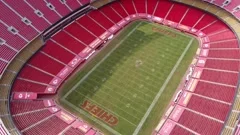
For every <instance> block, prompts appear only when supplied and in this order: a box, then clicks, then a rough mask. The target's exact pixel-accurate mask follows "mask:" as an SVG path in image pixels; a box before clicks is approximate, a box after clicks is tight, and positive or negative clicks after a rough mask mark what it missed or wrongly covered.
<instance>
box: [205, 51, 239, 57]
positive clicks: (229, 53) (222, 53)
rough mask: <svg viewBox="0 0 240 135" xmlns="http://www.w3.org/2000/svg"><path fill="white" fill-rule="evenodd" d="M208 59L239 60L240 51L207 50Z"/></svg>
mask: <svg viewBox="0 0 240 135" xmlns="http://www.w3.org/2000/svg"><path fill="white" fill-rule="evenodd" d="M208 57H211V58H224V59H239V58H240V50H239V49H229V50H227V49H226V50H209V53H208Z"/></svg>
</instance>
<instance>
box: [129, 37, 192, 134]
mask: <svg viewBox="0 0 240 135" xmlns="http://www.w3.org/2000/svg"><path fill="white" fill-rule="evenodd" d="M193 40H194V38H192V39H191V40H190V41H189V43H188V45H187V47H186V48H185V50H184V52H183V53H182V55H181V56H180V58H179V59H178V61H177V63H176V65H175V66H174V67H173V69H172V71H171V73H170V74H169V75H168V77H167V79H166V80H165V82H164V84H163V86H162V87H161V89H160V90H159V92H158V93H157V95H156V96H155V98H154V100H153V102H152V104H151V105H150V106H149V108H148V110H147V112H146V113H145V115H144V116H143V118H142V120H141V122H140V123H139V125H138V126H137V128H136V129H135V131H134V132H133V135H137V134H138V132H139V131H140V129H141V128H142V126H143V124H144V122H145V121H146V119H147V118H148V116H149V114H150V112H151V111H152V109H153V107H154V106H155V104H156V103H157V101H158V99H159V97H160V96H161V94H162V92H163V90H164V89H165V88H166V86H167V84H168V82H169V80H170V79H171V78H172V76H173V74H174V73H175V71H176V69H177V67H178V66H179V64H180V63H181V61H182V59H183V57H184V56H185V54H186V53H187V51H188V49H189V48H190V46H191V44H192V42H193Z"/></svg>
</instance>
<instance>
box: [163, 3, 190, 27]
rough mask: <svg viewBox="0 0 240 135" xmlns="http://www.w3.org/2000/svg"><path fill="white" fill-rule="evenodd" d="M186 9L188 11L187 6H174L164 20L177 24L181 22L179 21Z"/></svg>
mask: <svg viewBox="0 0 240 135" xmlns="http://www.w3.org/2000/svg"><path fill="white" fill-rule="evenodd" d="M187 9H188V6H185V5H179V4H174V6H173V8H172V9H171V11H170V12H169V14H168V16H167V18H166V19H167V20H170V21H173V22H176V23H179V22H180V21H181V19H182V18H183V17H184V15H185V13H186V11H187Z"/></svg>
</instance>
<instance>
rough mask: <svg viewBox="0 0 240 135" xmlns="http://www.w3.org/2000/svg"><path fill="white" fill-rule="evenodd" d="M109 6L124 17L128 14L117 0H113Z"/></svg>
mask: <svg viewBox="0 0 240 135" xmlns="http://www.w3.org/2000/svg"><path fill="white" fill-rule="evenodd" d="M109 6H111V7H112V8H113V9H114V10H115V11H116V12H117V13H118V14H119V15H120V16H121V17H122V18H125V17H127V16H128V14H127V13H126V11H125V10H124V9H123V7H122V6H121V4H120V3H119V2H118V1H116V2H113V3H112V4H111V5H109Z"/></svg>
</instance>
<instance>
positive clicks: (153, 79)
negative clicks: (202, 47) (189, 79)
mask: <svg viewBox="0 0 240 135" xmlns="http://www.w3.org/2000/svg"><path fill="white" fill-rule="evenodd" d="M109 48H110V49H109ZM197 48H198V41H197V40H196V39H195V38H193V37H191V36H189V35H186V34H184V33H181V32H179V31H175V30H173V29H170V28H168V27H166V26H161V25H157V24H153V23H149V22H144V21H137V22H134V23H132V24H131V25H129V26H128V27H127V28H126V29H124V30H123V31H122V32H121V33H120V34H119V35H118V36H116V37H115V38H114V39H113V40H112V41H111V42H110V43H109V44H108V45H107V47H106V48H103V51H101V52H100V53H99V54H98V55H96V56H95V57H94V58H93V59H92V60H91V62H89V63H87V64H86V67H85V68H83V69H81V70H80V71H79V72H78V73H76V74H75V75H74V76H73V77H72V78H70V79H69V80H68V81H67V82H66V85H64V86H63V88H62V89H63V92H62V94H61V97H60V99H61V100H60V102H61V104H62V105H63V106H64V107H66V108H67V109H68V110H72V112H73V113H75V114H78V115H79V116H81V117H82V118H84V119H86V120H87V121H89V123H91V124H93V125H94V126H96V127H97V128H99V129H100V130H101V129H102V130H103V131H106V134H114V135H115V134H122V135H131V134H151V132H152V130H153V129H154V128H155V127H156V125H157V124H158V122H159V120H160V118H161V116H162V114H163V113H164V111H165V109H166V107H167V105H168V104H169V102H170V100H171V98H172V96H173V94H174V92H175V91H176V88H177V87H178V85H179V83H180V81H181V78H182V77H183V76H184V73H185V72H186V70H187V68H188V66H189V64H190V63H191V61H192V59H193V56H194V55H195V53H196V50H197Z"/></svg>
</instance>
